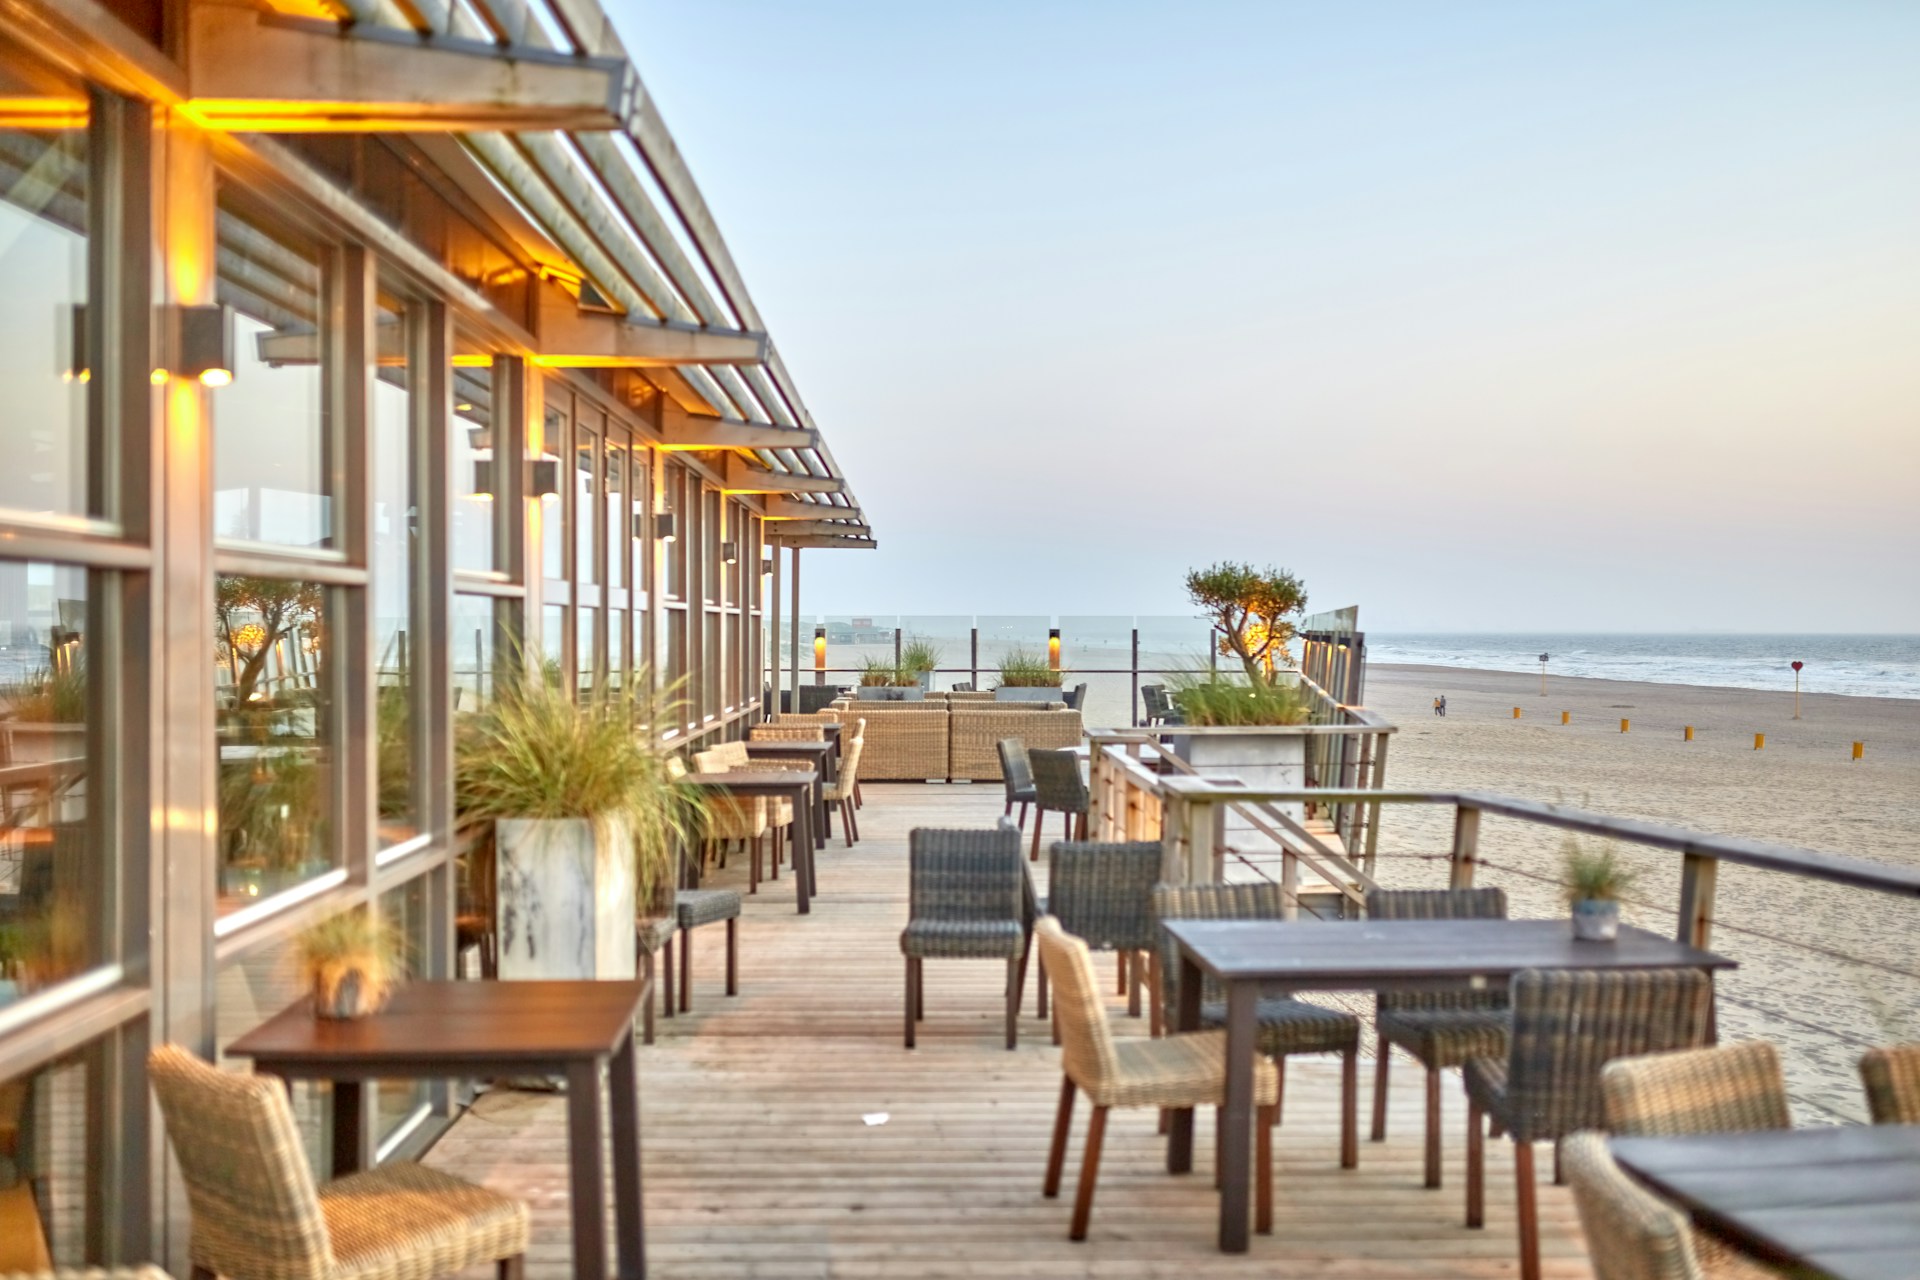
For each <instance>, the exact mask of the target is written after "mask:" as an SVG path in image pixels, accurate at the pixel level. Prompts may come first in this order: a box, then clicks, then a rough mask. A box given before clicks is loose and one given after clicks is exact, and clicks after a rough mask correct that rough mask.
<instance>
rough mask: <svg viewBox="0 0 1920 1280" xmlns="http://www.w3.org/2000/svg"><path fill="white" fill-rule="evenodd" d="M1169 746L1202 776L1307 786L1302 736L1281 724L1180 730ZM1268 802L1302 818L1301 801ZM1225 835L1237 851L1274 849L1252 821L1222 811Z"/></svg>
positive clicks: (1274, 786) (1278, 786)
mask: <svg viewBox="0 0 1920 1280" xmlns="http://www.w3.org/2000/svg"><path fill="white" fill-rule="evenodd" d="M1173 750H1174V753H1175V754H1176V755H1178V756H1179V757H1180V758H1181V759H1182V760H1185V761H1186V762H1187V763H1188V764H1190V765H1192V766H1193V767H1194V768H1195V769H1197V770H1199V771H1200V773H1201V774H1203V775H1205V776H1207V777H1220V778H1237V779H1239V780H1240V781H1241V782H1242V783H1244V784H1245V785H1247V786H1248V787H1253V788H1260V789H1263V790H1279V789H1281V788H1292V789H1298V788H1300V787H1304V786H1306V785H1307V739H1306V735H1305V734H1302V733H1296V732H1292V731H1290V730H1289V729H1288V728H1286V727H1283V726H1276V727H1274V728H1272V729H1265V730H1261V729H1248V730H1246V731H1245V732H1241V733H1194V734H1182V735H1180V736H1179V737H1176V738H1174V740H1173ZM1273 807H1274V808H1275V809H1278V810H1279V811H1280V812H1281V813H1284V814H1286V815H1287V816H1288V817H1289V818H1292V819H1293V820H1294V821H1295V822H1303V821H1305V819H1306V805H1305V804H1302V803H1299V802H1297V801H1296V802H1293V803H1287V804H1277V803H1276V804H1275V805H1274V806H1273ZM1226 839H1227V844H1228V845H1229V846H1230V847H1232V848H1235V849H1240V850H1242V851H1248V852H1250V851H1253V850H1264V849H1274V848H1277V846H1276V845H1275V844H1274V842H1273V841H1272V840H1270V839H1268V838H1267V837H1266V836H1264V835H1262V834H1261V833H1260V832H1259V831H1257V830H1255V829H1254V827H1253V824H1252V823H1251V822H1249V821H1248V820H1247V819H1245V818H1243V817H1241V816H1240V815H1239V814H1236V813H1233V812H1231V811H1229V812H1228V813H1227V815H1226Z"/></svg>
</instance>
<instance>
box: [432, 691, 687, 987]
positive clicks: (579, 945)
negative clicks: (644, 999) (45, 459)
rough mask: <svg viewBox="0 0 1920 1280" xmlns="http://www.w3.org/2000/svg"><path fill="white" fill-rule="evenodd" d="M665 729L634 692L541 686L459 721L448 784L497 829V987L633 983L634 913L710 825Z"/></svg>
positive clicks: (667, 884)
mask: <svg viewBox="0 0 1920 1280" xmlns="http://www.w3.org/2000/svg"><path fill="white" fill-rule="evenodd" d="M645 683H646V682H645V677H644V676H640V677H638V678H636V680H635V684H636V685H639V686H641V687H645ZM663 723H666V721H665V720H664V719H661V718H659V717H658V716H657V715H655V714H653V708H652V707H650V706H649V705H647V699H645V698H644V697H643V696H642V695H639V694H636V693H616V694H610V695H602V696H599V697H593V696H590V695H587V694H582V695H581V697H580V698H579V700H577V701H576V700H575V699H574V698H572V697H570V696H569V695H568V692H567V691H566V690H565V689H563V688H560V687H558V686H556V685H554V684H552V683H550V682H548V681H546V680H542V679H530V680H526V681H523V682H522V683H521V684H520V685H519V686H517V687H510V688H507V689H503V690H502V691H501V693H500V695H499V696H497V697H496V698H495V700H494V702H493V703H492V704H491V705H490V706H488V707H487V708H485V709H484V710H481V711H477V712H473V713H471V714H469V715H466V716H463V717H462V718H461V720H460V722H459V724H458V727H457V729H456V733H455V753H454V786H455V791H456V795H457V800H458V803H459V807H460V810H461V814H462V816H463V817H467V818H480V819H487V818H490V819H492V820H493V823H494V845H495V849H494V878H495V889H494V902H495V911H496V912H497V915H498V918H497V919H496V921H495V928H496V930H497V932H498V938H499V972H500V976H501V977H502V978H632V977H633V976H634V923H635V920H636V916H637V908H639V907H645V908H647V909H648V910H657V909H658V904H659V903H661V902H663V901H665V900H666V897H665V895H666V894H667V893H670V891H671V888H672V885H673V881H674V878H675V872H676V871H677V869H678V866H679V858H680V855H681V850H682V849H683V848H684V847H686V843H687V841H688V839H689V837H695V838H697V833H698V831H699V829H700V828H701V826H702V824H703V821H704V819H703V810H702V806H701V804H700V801H699V799H698V796H697V794H696V793H695V792H694V791H692V790H691V789H690V788H688V787H686V786H685V785H684V784H682V783H680V782H679V781H678V780H676V779H675V778H674V777H673V776H672V774H671V773H670V772H669V769H668V765H667V757H666V754H665V753H664V752H663V751H661V750H660V749H659V747H658V746H657V744H656V742H655V739H654V737H653V730H652V729H651V727H650V726H652V725H655V724H663Z"/></svg>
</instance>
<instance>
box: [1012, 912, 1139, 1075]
mask: <svg viewBox="0 0 1920 1280" xmlns="http://www.w3.org/2000/svg"><path fill="white" fill-rule="evenodd" d="M1033 936H1034V939H1035V941H1037V942H1038V943H1039V944H1040V961H1041V963H1042V964H1044V965H1046V967H1047V977H1048V979H1049V980H1050V981H1051V982H1052V983H1053V1008H1054V1016H1055V1017H1056V1018H1057V1019H1058V1020H1059V1025H1060V1065H1061V1067H1062V1068H1063V1069H1064V1070H1065V1071H1066V1073H1067V1078H1068V1079H1069V1080H1072V1081H1073V1082H1074V1083H1075V1084H1077V1085H1079V1086H1080V1087H1081V1088H1082V1089H1085V1090H1086V1091H1087V1092H1089V1093H1097V1091H1098V1090H1099V1089H1100V1087H1101V1086H1102V1085H1104V1084H1105V1083H1107V1082H1108V1081H1110V1080H1114V1079H1117V1078H1118V1077H1119V1074H1120V1060H1119V1055H1118V1054H1117V1053H1116V1052H1115V1050H1114V1047H1113V1029H1112V1028H1111V1027H1110V1026H1108V1025H1107V1003H1106V1001H1105V1000H1104V999H1103V998H1102V996H1103V988H1102V986H1101V983H1100V979H1099V977H1098V976H1097V975H1096V974H1095V973H1094V971H1093V957H1092V956H1091V955H1090V954H1089V953H1088V951H1087V944H1086V943H1084V942H1082V941H1081V940H1080V939H1078V938H1076V937H1074V936H1073V935H1071V934H1069V933H1068V932H1067V931H1066V930H1065V929H1062V928H1061V927H1060V922H1059V921H1058V920H1056V919H1054V918H1053V917H1052V916H1041V917H1040V919H1039V920H1037V921H1035V922H1034V926H1033Z"/></svg>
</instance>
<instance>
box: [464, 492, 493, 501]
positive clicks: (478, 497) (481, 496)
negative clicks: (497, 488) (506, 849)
mask: <svg viewBox="0 0 1920 1280" xmlns="http://www.w3.org/2000/svg"><path fill="white" fill-rule="evenodd" d="M467 496H468V497H469V498H472V499H473V500H474V501H476V502H492V501H493V495H492V494H490V493H470V494H468V495H467Z"/></svg>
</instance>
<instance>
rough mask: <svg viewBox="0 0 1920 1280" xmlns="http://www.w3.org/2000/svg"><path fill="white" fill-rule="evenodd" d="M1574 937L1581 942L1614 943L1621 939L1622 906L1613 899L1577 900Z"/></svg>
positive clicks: (1574, 912) (1574, 907)
mask: <svg viewBox="0 0 1920 1280" xmlns="http://www.w3.org/2000/svg"><path fill="white" fill-rule="evenodd" d="M1573 936H1574V937H1575V938H1577V939H1579V940H1580V941H1581V942H1613V941H1614V940H1616V939H1617V938H1619V936H1620V904H1619V903H1618V902H1616V901H1614V900H1613V899H1611V898H1579V899H1576V900H1575V902H1574V904H1573Z"/></svg>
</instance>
